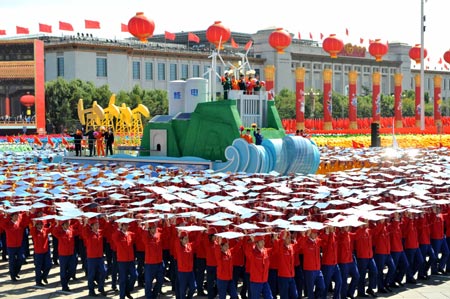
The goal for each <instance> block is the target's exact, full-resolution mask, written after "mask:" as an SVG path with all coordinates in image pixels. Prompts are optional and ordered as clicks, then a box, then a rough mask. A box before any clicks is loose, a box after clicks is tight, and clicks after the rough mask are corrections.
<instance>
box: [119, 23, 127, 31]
mask: <svg viewBox="0 0 450 299" xmlns="http://www.w3.org/2000/svg"><path fill="white" fill-rule="evenodd" d="M120 31H122V32H128V25H126V24H123V23H122V24H120Z"/></svg>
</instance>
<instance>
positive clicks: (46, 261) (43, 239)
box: [30, 220, 52, 287]
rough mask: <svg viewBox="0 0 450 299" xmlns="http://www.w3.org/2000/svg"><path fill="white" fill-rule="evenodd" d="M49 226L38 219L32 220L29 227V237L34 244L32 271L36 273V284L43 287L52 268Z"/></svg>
mask: <svg viewBox="0 0 450 299" xmlns="http://www.w3.org/2000/svg"><path fill="white" fill-rule="evenodd" d="M51 229H52V228H51V226H50V225H49V224H46V225H45V226H44V224H43V222H42V221H40V220H37V221H34V220H33V226H32V227H31V229H30V234H31V238H32V240H33V245H34V267H35V268H34V273H35V275H36V277H35V278H34V279H35V282H36V286H40V287H43V286H44V284H43V282H44V283H45V284H47V283H48V281H47V278H48V274H49V273H50V269H51V268H52V259H51V257H50V248H49V246H48V242H49V234H50V231H51Z"/></svg>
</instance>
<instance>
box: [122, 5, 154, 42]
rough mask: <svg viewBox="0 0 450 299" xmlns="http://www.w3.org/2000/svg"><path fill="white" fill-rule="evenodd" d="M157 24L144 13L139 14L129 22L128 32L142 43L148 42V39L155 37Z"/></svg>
mask: <svg viewBox="0 0 450 299" xmlns="http://www.w3.org/2000/svg"><path fill="white" fill-rule="evenodd" d="M154 30H155V23H154V22H153V20H149V19H147V17H146V16H144V13H143V12H137V13H136V15H135V16H134V17H132V18H131V19H130V20H129V21H128V31H129V32H130V33H131V34H132V35H133V36H134V37H136V38H138V39H139V40H140V41H141V42H147V39H148V38H150V37H152V36H153V31H154Z"/></svg>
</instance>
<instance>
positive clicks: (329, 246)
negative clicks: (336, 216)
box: [320, 226, 342, 299]
mask: <svg viewBox="0 0 450 299" xmlns="http://www.w3.org/2000/svg"><path fill="white" fill-rule="evenodd" d="M320 239H321V240H322V267H321V270H322V274H323V278H324V281H325V287H328V286H329V285H330V284H331V282H332V281H333V282H334V289H333V299H338V298H340V297H341V287H342V276H341V271H340V269H339V266H338V262H337V255H338V249H337V242H336V233H335V231H334V227H332V226H329V227H326V228H325V230H324V231H323V233H322V234H321V235H320ZM326 297H327V292H326V291H325V292H323V294H322V298H323V299H326Z"/></svg>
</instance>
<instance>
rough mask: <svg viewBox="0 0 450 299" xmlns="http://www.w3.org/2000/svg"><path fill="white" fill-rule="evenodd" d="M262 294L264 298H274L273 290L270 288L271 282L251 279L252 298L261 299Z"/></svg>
mask: <svg viewBox="0 0 450 299" xmlns="http://www.w3.org/2000/svg"><path fill="white" fill-rule="evenodd" d="M261 294H262V296H263V298H264V299H273V296H272V291H271V290H270V286H269V283H267V282H263V283H259V282H251V281H250V297H249V298H250V299H260V298H261Z"/></svg>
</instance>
